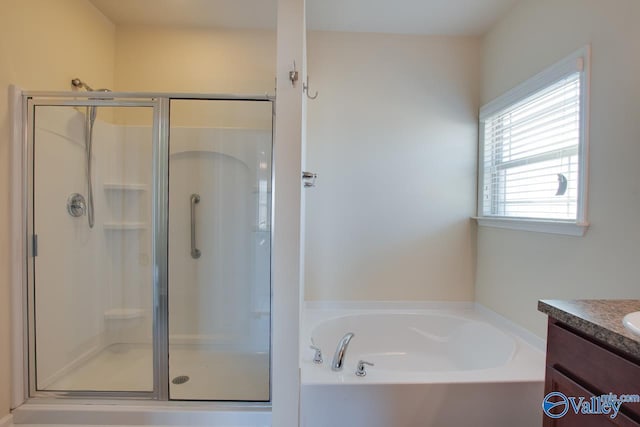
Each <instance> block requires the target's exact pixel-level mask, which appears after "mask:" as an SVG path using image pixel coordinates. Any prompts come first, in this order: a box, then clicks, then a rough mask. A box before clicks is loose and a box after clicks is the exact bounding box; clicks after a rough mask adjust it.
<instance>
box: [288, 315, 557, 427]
mask: <svg viewBox="0 0 640 427" xmlns="http://www.w3.org/2000/svg"><path fill="white" fill-rule="evenodd" d="M347 332H353V333H354V337H353V339H352V340H351V342H350V344H349V347H348V349H347V352H346V358H345V363H344V369H343V370H342V371H340V372H333V371H332V370H331V360H332V358H333V354H334V351H335V348H336V345H337V343H338V341H340V339H341V338H342V337H343V336H344V334H345V333H347ZM312 339H313V342H314V343H315V345H316V346H318V347H319V348H321V349H322V353H323V358H324V362H323V364H321V365H319V364H315V363H313V356H314V351H313V350H311V349H309V345H310V343H311V340H312ZM301 346H302V347H301V352H300V354H301V382H302V394H301V396H302V403H301V405H302V423H301V426H302V427H321V426H335V427H340V426H345V427H347V426H349V427H410V426H411V427H416V426H424V427H429V426H433V427H447V426H456V427H459V426H467V425H468V426H474V427H477V426H478V427H479V426H487V427H489V426H490V427H500V426H505V427H513V426H518V427H526V426H536V427H537V426H540V425H541V423H542V411H541V406H540V404H541V401H542V398H543V396H544V392H543V390H544V365H545V353H544V343H543V342H542V340H540V339H538V338H536V337H535V336H532V335H531V334H529V333H527V332H526V331H524V330H521V329H519V328H517V327H516V326H514V325H513V324H510V323H509V322H508V321H506V320H505V319H503V318H500V317H499V316H497V315H495V314H493V313H492V312H489V311H488V310H486V309H483V308H482V307H480V306H476V305H474V304H472V303H449V304H446V303H442V304H429V303H424V304H415V303H406V304H405V303H315V304H314V303H308V304H307V306H306V308H305V310H304V313H303V321H302V339H301ZM359 360H365V361H367V362H371V363H373V364H374V366H367V367H366V372H367V374H366V376H364V377H359V376H356V375H355V371H356V365H357V363H358V361H359Z"/></svg>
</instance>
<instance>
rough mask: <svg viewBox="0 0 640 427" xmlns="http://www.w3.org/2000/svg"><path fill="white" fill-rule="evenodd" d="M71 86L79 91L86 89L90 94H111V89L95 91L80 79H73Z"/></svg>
mask: <svg viewBox="0 0 640 427" xmlns="http://www.w3.org/2000/svg"><path fill="white" fill-rule="evenodd" d="M71 85H72V86H73V87H77V88H78V89H85V90H87V91H89V92H111V89H94V88H92V87H91V86H89V85H88V84H86V83H85V82H83V81H82V80H80V79H79V78H77V77H76V78H75V79H71Z"/></svg>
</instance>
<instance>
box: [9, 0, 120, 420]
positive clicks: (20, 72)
mask: <svg viewBox="0 0 640 427" xmlns="http://www.w3.org/2000/svg"><path fill="white" fill-rule="evenodd" d="M114 49H115V28H114V26H113V25H112V24H111V23H110V22H109V21H108V20H106V19H105V18H104V16H102V15H101V14H100V13H99V12H98V11H97V10H96V9H95V8H94V7H93V6H91V5H90V4H89V3H88V2H87V1H85V0H57V1H55V2H52V1H50V0H4V1H2V2H1V3H0V230H1V231H0V417H2V416H3V415H4V414H6V413H8V411H9V402H10V399H9V392H10V390H9V385H10V380H9V377H10V354H9V353H10V348H11V346H10V339H9V313H10V310H9V301H10V298H9V295H10V289H9V273H10V269H9V250H10V246H9V236H10V225H9V214H10V205H9V203H7V201H8V200H9V191H10V173H11V169H10V164H9V158H10V139H9V137H10V122H9V120H10V115H9V111H8V105H9V100H8V99H7V96H8V92H7V90H8V86H9V85H10V84H16V85H18V86H20V87H22V88H24V89H29V90H69V89H70V88H71V86H70V80H71V79H72V78H73V77H76V76H79V77H81V78H83V79H86V80H87V81H88V82H90V83H91V84H93V85H96V86H107V87H109V86H112V85H113V83H114V79H113V73H114Z"/></svg>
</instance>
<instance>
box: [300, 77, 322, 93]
mask: <svg viewBox="0 0 640 427" xmlns="http://www.w3.org/2000/svg"><path fill="white" fill-rule="evenodd" d="M302 91H303V92H304V93H306V94H307V98H309V99H316V98H317V97H318V91H316V93H315V95H313V96H311V95H309V76H307V81H306V82H302Z"/></svg>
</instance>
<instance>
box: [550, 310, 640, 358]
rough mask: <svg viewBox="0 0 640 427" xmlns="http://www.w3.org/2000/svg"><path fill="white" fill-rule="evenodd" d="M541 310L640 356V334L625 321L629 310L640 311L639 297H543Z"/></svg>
mask: <svg viewBox="0 0 640 427" xmlns="http://www.w3.org/2000/svg"><path fill="white" fill-rule="evenodd" d="M538 310H539V311H541V312H543V313H545V314H547V315H548V316H549V317H551V318H553V319H555V320H557V321H559V322H562V323H564V324H566V325H567V326H569V327H572V328H574V329H575V330H577V331H579V332H581V333H582V334H584V335H587V336H589V337H591V338H593V339H595V340H597V341H600V342H603V343H605V344H607V345H608V346H610V347H612V348H614V349H616V350H618V351H620V352H622V353H624V354H627V355H628V356H630V357H632V358H635V359H637V360H640V337H638V336H636V335H634V334H633V333H632V332H631V331H629V330H627V328H625V327H624V325H623V324H622V318H623V317H624V316H625V315H626V314H628V313H631V312H634V311H640V300H540V301H539V302H538Z"/></svg>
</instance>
